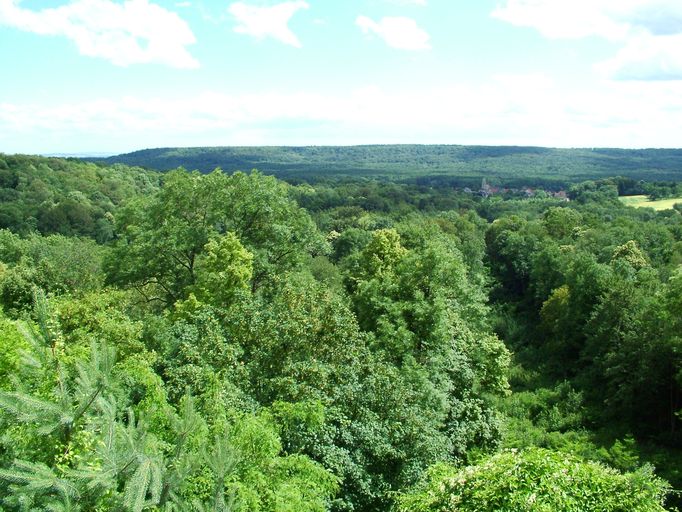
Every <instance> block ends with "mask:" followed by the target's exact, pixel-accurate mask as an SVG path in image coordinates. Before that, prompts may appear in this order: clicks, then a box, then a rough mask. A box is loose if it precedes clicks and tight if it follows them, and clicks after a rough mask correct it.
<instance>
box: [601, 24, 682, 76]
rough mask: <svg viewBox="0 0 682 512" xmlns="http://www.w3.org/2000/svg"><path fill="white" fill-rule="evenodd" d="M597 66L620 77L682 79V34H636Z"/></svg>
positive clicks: (608, 73)
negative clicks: (637, 35)
mask: <svg viewBox="0 0 682 512" xmlns="http://www.w3.org/2000/svg"><path fill="white" fill-rule="evenodd" d="M595 67H596V69H597V70H598V71H600V72H602V73H603V74H604V75H605V76H607V77H613V78H615V79H618V80H680V79H682V34H675V35H666V36H658V37H653V36H651V35H642V36H640V37H634V38H632V39H631V40H629V41H628V42H627V44H626V45H625V46H624V47H623V48H621V49H620V51H619V52H618V53H617V54H616V55H615V56H614V57H613V58H612V59H609V60H607V61H605V62H601V63H599V64H597V65H596V66H595Z"/></svg>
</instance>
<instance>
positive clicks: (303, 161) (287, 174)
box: [90, 145, 682, 188]
mask: <svg viewBox="0 0 682 512" xmlns="http://www.w3.org/2000/svg"><path fill="white" fill-rule="evenodd" d="M90 160H93V161H99V162H105V163H123V164H127V165H132V166H140V167H147V168H152V169H158V170H162V171H165V170H169V169H175V168H177V167H184V168H186V169H188V170H199V171H201V172H203V173H206V172H210V171H212V170H214V169H215V168H216V167H220V168H221V169H223V170H224V171H226V172H233V171H237V170H246V171H248V170H251V169H259V170H260V171H262V172H264V173H266V174H273V175H275V176H277V177H279V178H282V179H286V180H288V181H298V180H301V181H312V182H315V181H321V180H325V179H329V178H332V179H338V178H362V177H365V178H374V179H385V180H391V181H403V182H412V183H418V184H424V185H451V186H471V185H478V184H480V180H481V178H483V177H485V178H486V179H487V181H488V182H489V183H491V184H494V185H495V184H496V185H507V186H514V185H531V186H532V185H536V186H542V185H544V186H547V187H550V188H551V187H561V186H563V185H566V184H568V183H575V182H580V181H584V180H590V179H599V178H606V177H611V176H624V177H628V178H632V179H635V180H645V181H648V182H651V181H659V180H665V181H680V180H682V149H607V148H601V149H600V148H592V149H556V148H542V147H521V146H456V145H367V146H304V147H293V146H292V147H287V146H260V147H244V146H240V147H236V146H235V147H197V148H159V149H145V150H142V151H135V152H133V153H128V154H123V155H118V156H112V157H109V158H100V159H94V158H90Z"/></svg>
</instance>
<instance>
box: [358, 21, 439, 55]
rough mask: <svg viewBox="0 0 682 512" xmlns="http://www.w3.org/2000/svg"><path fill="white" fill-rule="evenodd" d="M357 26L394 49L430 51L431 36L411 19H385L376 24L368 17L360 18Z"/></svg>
mask: <svg viewBox="0 0 682 512" xmlns="http://www.w3.org/2000/svg"><path fill="white" fill-rule="evenodd" d="M355 24H356V25H357V26H358V27H360V28H361V29H362V32H363V33H365V34H370V33H373V34H375V35H377V36H379V37H380V38H381V39H383V40H384V41H385V42H386V44H387V45H388V46H390V47H392V48H398V49H400V50H428V49H430V48H431V45H430V43H429V39H430V37H429V34H428V33H427V32H426V31H424V30H423V29H421V28H420V27H419V26H418V25H417V23H416V22H415V21H414V20H413V19H411V18H405V17H395V18H394V17H385V18H381V20H380V21H378V22H376V21H374V20H372V19H371V18H368V17H367V16H358V17H357V19H356V20H355Z"/></svg>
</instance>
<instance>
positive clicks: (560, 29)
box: [492, 0, 629, 40]
mask: <svg viewBox="0 0 682 512" xmlns="http://www.w3.org/2000/svg"><path fill="white" fill-rule="evenodd" d="M627 1H628V0H507V2H506V3H505V4H504V5H503V6H498V7H497V8H496V9H495V10H494V11H493V12H492V16H493V17H495V18H498V19H501V20H503V21H506V22H508V23H511V24H512V25H517V26H520V27H532V28H535V29H536V30H538V31H539V32H540V33H541V34H542V35H543V36H545V37H548V38H552V39H579V38H583V37H588V36H600V37H604V38H607V39H615V40H618V39H623V38H624V37H625V36H626V35H627V32H628V29H629V27H628V25H627V23H624V22H622V21H620V20H618V19H614V17H613V15H612V14H613V8H614V5H615V4H618V3H622V2H627Z"/></svg>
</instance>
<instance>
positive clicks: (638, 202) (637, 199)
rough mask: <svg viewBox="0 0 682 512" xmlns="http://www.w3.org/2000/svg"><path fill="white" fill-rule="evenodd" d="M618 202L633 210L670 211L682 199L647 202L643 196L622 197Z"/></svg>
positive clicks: (646, 197) (681, 201)
mask: <svg viewBox="0 0 682 512" xmlns="http://www.w3.org/2000/svg"><path fill="white" fill-rule="evenodd" d="M620 200H621V201H622V202H623V203H624V204H625V205H626V206H632V207H634V208H653V209H654V210H671V209H672V207H673V205H674V204H675V203H682V197H674V198H672V199H659V200H658V201H649V197H648V196H645V195H639V196H622V197H621V198H620Z"/></svg>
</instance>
